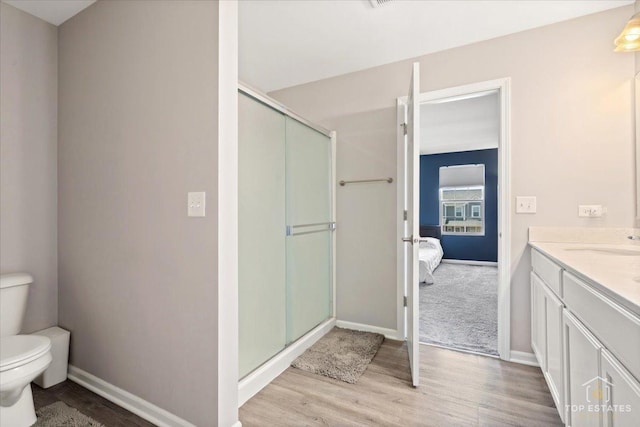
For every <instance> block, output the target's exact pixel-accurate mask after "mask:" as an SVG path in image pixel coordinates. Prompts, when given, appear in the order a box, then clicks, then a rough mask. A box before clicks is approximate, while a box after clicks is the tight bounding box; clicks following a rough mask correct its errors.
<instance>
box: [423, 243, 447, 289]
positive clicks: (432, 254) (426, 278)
mask: <svg viewBox="0 0 640 427" xmlns="http://www.w3.org/2000/svg"><path fill="white" fill-rule="evenodd" d="M424 240H426V241H423V242H420V249H418V259H419V260H420V283H422V282H425V283H426V284H428V285H430V284H432V283H433V271H434V270H435V269H436V267H437V266H438V265H440V261H442V256H443V255H444V252H443V251H442V245H440V240H438V239H435V238H433V237H426V238H424Z"/></svg>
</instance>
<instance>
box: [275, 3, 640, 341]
mask: <svg viewBox="0 0 640 427" xmlns="http://www.w3.org/2000/svg"><path fill="white" fill-rule="evenodd" d="M633 9H634V7H633V6H627V7H623V8H618V9H614V10H611V11H607V12H603V13H599V14H595V15H590V16H586V17H582V18H578V19H575V20H571V21H567V22H563V23H559V24H554V25H550V26H546V27H542V28H538V29H534V30H530V31H526V32H522V33H518V34H514V35H509V36H505V37H501V38H497V39H493V40H489V41H485V42H481V43H476V44H473V45H469V46H464V47H460V48H456V49H451V50H448V51H444V52H440V53H435V54H430V55H426V56H423V57H420V58H417V60H418V61H420V63H421V82H422V91H429V90H436V89H442V88H446V87H451V86H457V85H462V84H468V83H473V82H478V81H484V80H492V79H496V78H502V77H511V79H512V105H511V114H512V116H511V117H512V118H511V125H512V129H511V144H512V152H511V168H512V169H511V170H512V177H511V186H512V187H511V198H512V199H513V198H514V197H515V196H516V195H535V196H537V197H538V213H537V214H536V215H516V214H515V208H513V206H512V208H513V210H512V212H511V225H512V238H511V256H512V264H511V272H512V279H511V321H512V328H511V347H512V349H514V350H519V351H530V344H529V343H530V322H529V279H528V274H529V270H530V263H529V251H528V249H527V229H528V227H529V226H536V225H537V226H541V225H550V226H551V225H554V226H588V225H594V226H631V225H632V224H633V219H634V194H633V188H634V187H633V177H634V158H633V155H632V154H633V139H632V136H633V127H632V126H633V121H632V120H633V108H632V106H633V104H632V102H633V97H632V88H633V87H632V80H633V76H634V55H633V54H629V55H625V54H619V53H614V52H613V39H614V38H615V37H616V36H617V35H618V34H619V32H620V30H621V28H622V27H623V26H624V24H625V22H626V21H627V19H628V18H629V17H630V16H631V15H632V14H633ZM412 62H413V61H412V60H408V61H402V62H397V63H393V64H388V65H384V66H380V67H376V68H372V69H368V70H364V71H360V72H355V73H351V74H347V75H343V76H338V77H335V78H330V79H326V80H322V81H318V82H314V83H309V84H305V85H301V86H297V87H293V88H288V89H284V90H281V91H276V92H273V93H271V96H273V97H275V98H276V99H278V100H280V101H282V102H283V103H284V104H285V105H287V106H289V107H291V108H292V109H293V110H295V111H297V112H298V113H299V114H302V115H303V116H304V117H308V118H309V119H312V120H314V121H316V122H319V123H321V124H322V125H324V126H326V127H327V128H329V129H335V130H337V131H338V144H337V146H338V147H337V150H338V151H337V178H338V179H339V180H340V179H359V178H371V177H385V176H396V108H395V103H396V98H397V97H400V96H404V95H406V94H407V91H408V85H409V78H410V75H411V63H412ZM396 191H397V189H396V187H395V186H394V185H386V184H384V185H383V184H378V185H370V186H351V187H337V220H338V223H339V230H340V233H339V234H338V241H337V246H338V247H337V257H338V265H337V274H338V278H337V280H338V284H337V286H338V295H337V304H338V318H339V319H342V320H347V321H352V322H359V323H366V324H371V325H376V326H380V327H385V328H392V329H396V328H397V326H398V325H396V276H395V274H396V249H395V248H396V235H395V222H396V213H395V207H396ZM579 203H583V204H588V203H599V204H603V205H604V206H607V207H608V212H607V214H606V216H604V217H603V218H601V219H595V220H594V219H585V218H578V216H577V205H578V204H579ZM512 205H514V203H513V200H512Z"/></svg>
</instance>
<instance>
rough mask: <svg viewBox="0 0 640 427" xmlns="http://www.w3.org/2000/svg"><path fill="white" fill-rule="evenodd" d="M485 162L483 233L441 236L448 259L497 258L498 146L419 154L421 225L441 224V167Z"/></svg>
mask: <svg viewBox="0 0 640 427" xmlns="http://www.w3.org/2000/svg"><path fill="white" fill-rule="evenodd" d="M468 164H484V173H485V195H484V197H485V202H484V209H485V233H484V236H452V235H444V236H442V240H441V243H442V249H443V250H444V258H445V259H461V260H467V261H469V260H473V261H494V262H497V261H498V149H497V148H495V149H491V150H477V151H463V152H459V153H443V154H429V155H424V156H420V225H438V224H440V208H439V203H440V201H439V188H440V183H439V180H440V167H442V166H455V165H468Z"/></svg>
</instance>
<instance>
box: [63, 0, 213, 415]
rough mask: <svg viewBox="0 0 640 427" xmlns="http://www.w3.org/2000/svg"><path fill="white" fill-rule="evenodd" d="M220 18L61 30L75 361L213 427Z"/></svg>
mask: <svg viewBox="0 0 640 427" xmlns="http://www.w3.org/2000/svg"><path fill="white" fill-rule="evenodd" d="M218 8H219V4H218V2H215V1H99V2H97V3H95V4H94V5H92V6H91V7H89V8H88V9H86V10H84V11H83V12H81V13H80V14H78V15H76V16H75V17H73V18H71V19H70V20H69V21H67V22H65V23H64V24H63V25H61V26H60V28H59V64H60V68H59V75H60V80H59V101H60V102H59V130H60V132H59V154H58V156H59V157H58V159H59V164H58V170H59V176H58V187H59V192H58V196H59V213H58V215H59V222H58V225H59V229H58V233H59V260H60V262H59V274H60V295H59V297H60V307H59V308H60V324H61V325H62V326H63V327H65V328H67V329H69V330H70V331H71V336H72V346H71V363H72V364H73V365H75V366H76V367H78V368H80V369H83V370H86V371H88V372H89V373H91V374H93V375H96V376H98V377H99V378H102V379H103V380H105V381H107V382H109V383H111V384H114V385H116V386H118V387H121V388H123V389H125V390H127V391H129V392H131V393H133V394H135V395H137V396H139V397H141V398H143V399H145V400H147V401H150V402H151V403H153V404H155V405H158V406H160V407H161V408H164V409H166V410H168V411H169V412H172V413H174V414H176V415H178V416H179V417H182V418H184V419H186V420H188V421H190V422H192V423H194V424H196V425H199V426H210V425H214V424H215V423H216V421H215V420H216V419H217V412H218V408H217V387H216V384H217V379H218V372H217V369H218V368H217V365H218V363H217V362H218V355H217V339H218V337H217V330H218V325H217V314H218V310H217V306H218V301H217V292H218V289H217V283H216V279H217V273H218V266H217V257H218V252H217V243H218V240H217V239H218V230H217V216H216V212H217V193H216V192H217V186H218V183H217V172H218V169H217V149H218V136H217V135H218V134H217V132H218V121H217V109H218V104H217V103H218V59H217V58H218V28H217V23H218V10H219V9H218ZM188 191H206V192H207V200H206V206H207V216H206V217H205V218H188V217H187V206H186V201H187V192H188Z"/></svg>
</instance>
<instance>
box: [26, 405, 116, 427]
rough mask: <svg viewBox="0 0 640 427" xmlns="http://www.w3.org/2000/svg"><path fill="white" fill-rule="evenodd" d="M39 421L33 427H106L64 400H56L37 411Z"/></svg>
mask: <svg viewBox="0 0 640 427" xmlns="http://www.w3.org/2000/svg"><path fill="white" fill-rule="evenodd" d="M36 415H37V416H38V421H36V423H35V424H34V425H33V427H104V425H102V424H100V423H99V422H97V421H96V420H94V419H93V418H91V417H87V416H86V415H85V414H83V413H82V412H80V411H78V410H77V409H74V408H71V407H69V406H67V405H66V404H65V403H64V402H55V403H52V404H51V405H47V406H44V407H42V408H40V409H38V410H37V411H36Z"/></svg>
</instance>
